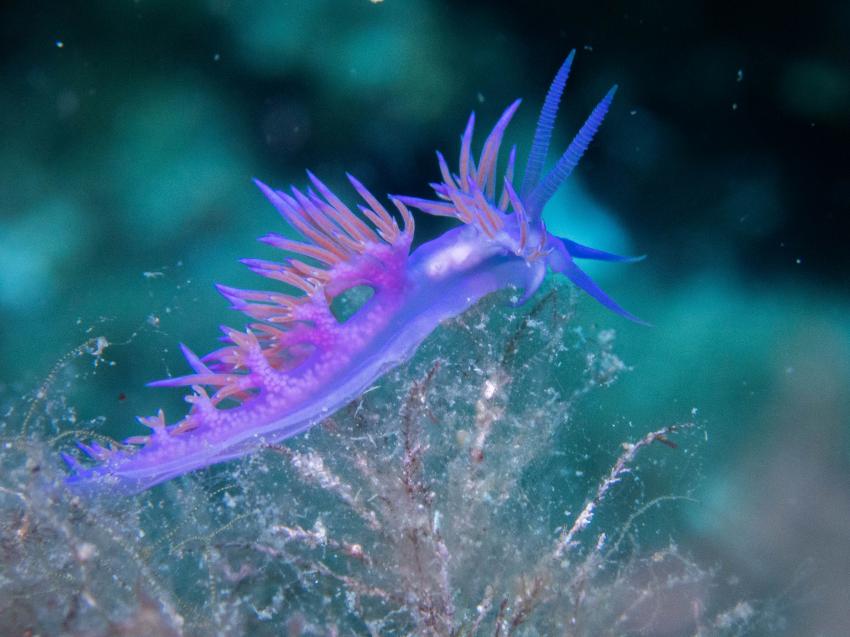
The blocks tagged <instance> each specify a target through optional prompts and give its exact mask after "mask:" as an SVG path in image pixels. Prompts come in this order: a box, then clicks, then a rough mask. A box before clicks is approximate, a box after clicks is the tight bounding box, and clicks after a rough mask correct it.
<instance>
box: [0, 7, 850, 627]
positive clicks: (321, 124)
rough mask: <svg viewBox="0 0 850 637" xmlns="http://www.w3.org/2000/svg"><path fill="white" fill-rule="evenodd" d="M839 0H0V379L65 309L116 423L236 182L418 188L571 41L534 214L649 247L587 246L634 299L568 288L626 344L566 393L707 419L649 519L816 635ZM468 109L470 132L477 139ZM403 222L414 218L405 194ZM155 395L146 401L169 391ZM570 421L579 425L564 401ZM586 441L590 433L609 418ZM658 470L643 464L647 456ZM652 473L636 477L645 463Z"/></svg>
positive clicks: (843, 561)
mask: <svg viewBox="0 0 850 637" xmlns="http://www.w3.org/2000/svg"><path fill="white" fill-rule="evenodd" d="M849 41H850V5H848V4H847V3H840V2H828V1H826V0H816V1H814V2H810V3H807V5H806V8H805V10H804V9H802V8H801V9H799V11H792V10H790V9H780V8H779V7H778V6H776V5H774V4H772V3H770V4H768V3H752V4H750V5H748V6H747V7H741V6H739V5H733V4H729V5H728V6H725V5H724V4H723V3H702V2H684V3H673V2H660V3H620V2H611V3H600V4H599V5H598V6H591V4H590V3H583V4H581V5H579V4H576V5H575V6H572V5H571V4H570V3H545V2H539V3H535V2H530V3H523V5H522V8H520V5H519V4H518V3H505V4H503V5H494V4H493V3H488V2H466V3H453V2H427V1H425V0H404V1H399V0H384V1H383V2H376V1H373V2H370V1H369V0H357V1H354V0H335V1H331V0H312V1H310V2H306V1H305V2H282V1H274V0H254V1H245V2H237V1H228V0H193V1H186V2H181V3H172V2H163V1H154V0H137V1H135V2H130V1H121V2H114V1H110V2H107V1H102V2H89V3H81V4H79V5H74V4H73V3H58V2H57V3H40V2H33V3H29V2H27V3H24V2H19V3H14V2H13V3H6V4H4V6H3V8H2V9H0V79H1V80H2V82H0V140H2V143H0V388H2V389H3V392H4V394H5V395H6V396H7V397H8V396H16V395H18V394H22V393H24V392H28V391H32V390H33V389H34V388H36V387H37V386H38V385H39V383H40V382H41V379H42V378H44V376H45V375H46V374H47V373H48V372H49V370H50V368H51V366H52V365H53V364H54V363H55V361H56V360H57V359H59V358H60V357H61V356H62V354H63V353H64V352H66V351H68V350H70V349H71V348H73V347H75V346H76V345H78V344H79V343H80V342H82V341H83V340H85V339H86V338H88V337H89V336H91V335H93V334H104V335H106V336H107V338H108V339H109V340H110V341H111V342H113V343H115V346H114V347H113V348H111V349H110V350H109V356H108V358H109V359H110V360H111V361H113V363H114V367H113V368H112V369H110V370H109V373H107V374H99V375H97V376H95V377H93V378H91V379H90V382H88V383H87V384H86V386H85V387H84V388H81V389H79V390H78V391H79V392H80V393H81V395H82V396H83V397H84V400H82V401H81V402H80V403H79V407H78V410H79V414H78V416H77V417H78V418H79V419H80V420H84V421H85V420H87V419H94V418H97V417H101V416H103V417H105V419H106V420H105V424H103V427H104V428H108V429H109V430H110V431H112V432H116V433H119V432H120V433H122V434H128V433H129V432H130V431H131V430H133V424H132V421H133V418H134V416H135V415H137V414H147V413H151V412H152V411H153V409H154V408H155V407H156V406H158V405H161V404H165V405H167V406H168V405H170V406H171V411H172V412H174V411H179V410H180V409H181V407H180V401H179V397H176V396H173V395H172V394H173V392H167V391H164V390H146V389H144V387H143V384H144V383H145V382H147V381H149V380H152V379H155V378H160V377H164V376H166V375H167V374H168V373H169V372H170V371H171V370H174V369H177V370H179V369H182V363H181V362H180V357H179V352H178V351H177V350H176V347H175V346H176V343H177V341H178V340H179V341H183V342H186V343H187V344H189V345H190V346H191V347H192V348H193V349H195V350H196V351H206V350H207V349H208V348H210V347H212V346H213V344H214V339H215V335H216V330H217V325H218V324H220V323H223V322H228V321H234V322H236V323H238V321H239V318H238V317H234V316H233V315H232V313H231V312H229V311H228V310H227V309H226V303H225V302H224V300H223V299H221V298H220V297H218V295H217V294H215V292H214V290H213V288H212V284H213V282H215V281H219V282H225V283H228V284H230V285H246V286H248V287H251V286H252V285H254V282H253V281H252V278H253V277H252V276H251V275H249V274H247V273H246V272H243V271H242V270H244V268H242V267H241V266H239V265H238V264H237V263H236V260H237V259H238V258H240V257H249V256H252V257H264V256H271V254H272V252H271V251H270V250H269V249H267V248H266V247H264V246H262V245H260V244H257V243H256V242H255V241H254V239H255V238H256V237H258V236H260V235H262V234H264V233H266V232H269V231H281V230H282V229H283V225H282V223H281V222H280V221H279V219H278V218H277V216H276V214H275V212H274V210H273V209H271V207H270V206H268V205H267V204H266V203H265V202H264V201H263V199H262V197H261V196H260V194H259V193H258V192H257V191H256V189H255V188H254V187H253V185H252V184H251V177H252V176H256V177H259V178H261V179H263V180H264V181H268V182H271V183H273V184H275V185H278V186H279V187H282V186H285V185H286V184H289V183H295V184H303V183H304V180H305V177H304V172H303V170H304V169H305V168H310V169H311V170H313V171H314V172H316V173H317V174H318V175H319V176H320V177H321V178H323V179H325V180H326V181H327V182H328V183H329V184H330V185H331V186H332V187H336V189H337V192H338V193H339V194H343V193H345V194H346V196H348V190H347V187H346V186H345V184H344V183H343V182H344V172H345V171H350V172H352V173H353V174H355V175H357V176H358V177H359V178H360V179H361V180H362V181H363V182H364V183H366V184H367V185H368V186H369V187H370V188H371V189H372V190H373V191H374V192H391V193H395V192H398V193H404V194H410V195H420V196H423V195H426V194H427V192H428V188H427V183H428V182H429V181H433V180H435V179H436V178H437V176H438V172H437V169H436V161H435V159H434V154H433V152H434V150H435V149H438V148H439V149H442V150H443V151H444V152H447V153H451V154H454V153H455V152H456V149H457V146H458V136H459V134H460V132H461V129H462V127H463V125H464V123H465V121H466V117H467V115H468V112H469V110H470V109H473V108H474V109H475V110H476V113H477V116H478V117H479V121H480V122H482V124H483V125H485V126H487V125H489V124H490V123H491V122H494V121H495V119H496V118H497V117H498V115H499V113H500V112H501V110H502V109H503V108H504V107H505V106H506V105H507V104H508V103H509V102H510V100H512V99H514V98H515V97H518V96H520V97H524V98H525V99H524V103H523V107H522V109H521V110H520V113H519V115H518V117H517V119H516V120H515V124H514V125H513V126H512V130H511V131H510V134H509V138H508V141H510V142H511V143H513V142H516V143H518V144H520V151H521V152H522V151H523V150H524V149H526V148H527V143H528V142H527V140H528V139H529V137H530V134H531V131H532V128H533V125H534V120H535V117H536V113H537V109H538V108H539V105H540V103H541V101H542V98H543V95H544V94H545V91H546V88H547V86H548V82H549V80H550V78H551V76H552V75H553V73H554V72H555V70H556V69H557V68H558V66H559V64H560V63H561V61H562V60H563V58H564V56H565V55H566V54H567V52H568V51H569V50H570V49H571V48H574V47H575V48H577V49H578V52H577V58H576V63H575V65H574V67H573V73H572V76H571V78H570V82H569V86H568V87H567V92H566V97H565V101H564V104H563V107H562V115H561V117H560V119H559V122H558V127H557V129H556V136H557V139H558V140H559V143H557V144H556V147H557V148H558V149H560V148H562V147H564V146H565V145H566V144H567V142H568V140H569V139H570V137H571V136H572V134H573V132H574V131H575V130H576V129H577V127H578V125H579V124H580V123H581V121H582V120H583V118H584V117H585V116H586V115H587V114H588V113H589V112H590V109H591V108H592V106H593V104H595V102H596V101H598V99H600V98H601V97H602V96H603V95H604V93H605V91H606V90H607V89H608V88H609V87H610V85H612V84H614V83H619V85H620V91H619V92H618V94H617V98H616V101H615V104H614V107H613V109H612V111H611V112H610V114H609V116H608V119H607V120H606V123H605V125H604V126H603V128H602V130H601V132H600V134H599V135H598V137H597V139H596V141H594V143H593V145H592V147H591V149H590V151H589V152H588V154H587V155H586V157H585V159H584V160H583V162H582V164H581V165H580V167H579V169H578V170H577V171H576V173H575V174H574V176H573V177H571V183H570V184H569V185H568V187H566V188H565V189H564V191H563V192H562V193H561V194H559V196H558V197H557V198H556V200H555V201H554V202H553V203H552V204H551V206H550V208H548V209H547V222H548V223H549V226H550V229H552V230H553V231H556V232H558V233H561V234H564V235H566V236H570V237H571V238H573V239H576V240H579V241H582V242H587V243H590V244H592V245H594V246H598V247H600V248H603V249H610V250H612V251H615V252H617V251H623V252H631V253H638V254H639V253H646V254H647V255H648V257H649V258H648V259H647V260H646V261H645V262H643V263H641V264H639V265H633V266H609V265H603V266H599V267H598V268H597V269H595V270H594V275H595V276H596V277H598V280H599V281H600V282H601V284H602V285H603V286H604V287H605V288H606V289H607V290H608V291H610V292H611V293H612V295H613V296H614V297H615V298H617V299H618V300H620V301H621V302H622V303H623V304H624V305H625V306H626V307H627V308H628V309H630V310H631V311H633V312H635V313H636V314H638V315H640V316H641V317H643V318H645V319H647V320H648V321H650V322H651V323H653V325H654V327H652V328H650V329H646V328H643V327H640V326H636V325H632V324H629V323H627V322H625V321H623V320H621V319H620V318H618V317H617V316H614V315H612V314H609V313H606V312H605V311H604V310H602V309H600V308H598V307H596V306H595V305H594V304H593V303H591V302H588V301H586V300H582V301H581V303H580V308H579V316H578V318H577V320H578V321H579V322H580V323H583V324H589V323H596V324H601V325H605V326H610V327H613V328H615V329H616V330H617V332H618V346H617V351H618V353H619V354H620V355H621V356H622V358H623V359H624V360H625V361H626V362H627V363H628V364H629V365H630V366H631V367H632V368H633V371H632V372H631V373H630V374H627V375H626V376H625V378H623V379H622V380H621V381H620V382H619V383H618V384H617V385H615V386H614V387H612V388H611V389H609V390H607V393H606V394H605V395H604V399H602V400H600V401H599V403H600V405H603V406H604V407H602V408H600V413H597V414H595V415H593V416H588V417H587V418H586V420H587V424H588V427H589V430H588V435H589V436H594V437H598V439H599V441H600V444H602V443H604V444H616V443H617V442H618V441H619V440H620V439H621V434H622V430H617V431H615V432H613V433H611V432H608V433H606V431H607V430H606V428H605V427H604V425H605V424H606V423H610V422H618V423H624V422H628V423H631V425H632V426H633V427H634V431H636V432H644V431H647V430H649V429H650V428H656V427H659V426H662V425H665V424H668V423H669V422H671V421H679V420H683V419H685V418H688V417H690V414H691V411H692V409H693V410H695V414H696V419H697V420H698V422H700V423H702V424H703V425H704V427H705V444H704V445H703V446H702V447H701V448H700V451H699V453H700V455H701V456H702V459H701V462H700V463H699V475H696V476H689V477H688V483H689V486H688V494H689V495H691V496H692V497H694V498H695V499H696V503H695V504H693V505H690V506H688V507H683V508H682V509H681V511H680V516H679V517H680V519H678V521H677V524H678V526H676V527H675V529H676V530H675V531H671V533H673V534H675V536H676V537H677V539H678V540H679V541H680V542H681V543H682V544H683V545H685V546H687V547H688V549H689V550H691V551H693V552H694V553H695V554H696V555H697V556H699V557H700V558H701V559H703V560H704V561H705V562H706V563H708V564H718V565H719V568H721V569H722V571H723V572H724V573H728V575H729V577H735V578H738V579H739V580H740V582H741V584H740V586H741V587H742V588H743V589H744V590H747V591H749V592H751V594H752V597H753V598H754V599H757V600H777V601H779V602H781V603H787V608H788V609H789V610H788V613H787V615H788V617H789V619H788V621H789V624H788V631H789V632H788V634H812V635H815V634H824V635H832V634H836V635H837V634H842V633H840V632H839V630H840V628H841V627H842V626H845V627H846V625H847V624H846V622H847V621H848V612H850V611H848V609H850V593H848V591H850V541H848V538H850V391H848V388H849V387H850V318H848V315H849V314H848V310H849V309H850V291H848V286H847V276H848V273H850V267H848V266H850V252H848V250H847V239H848V237H850V233H848V227H850V224H848V213H850V170H848V168H850V164H848V151H847V149H848V148H850V45H848V42H849ZM480 139H481V135H480V133H479V137H478V140H479V141H480ZM417 223H418V229H417V232H418V240H419V241H422V240H424V239H427V238H429V237H431V236H433V235H434V234H436V233H438V232H441V231H442V230H444V229H445V228H446V227H448V225H447V223H444V222H443V221H442V220H434V219H425V218H422V217H421V216H420V217H419V218H418V219H417ZM169 401H170V402H169ZM592 425H595V426H596V429H594V428H593V427H592ZM609 437H610V440H608V438H609ZM681 477H682V476H678V475H677V476H670V477H669V478H668V479H669V480H670V483H671V484H670V489H671V491H676V490H677V488H678V486H679V485H677V484H676V481H677V480H679V479H681ZM655 479H658V480H663V479H664V477H663V476H656V478H655Z"/></svg>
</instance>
